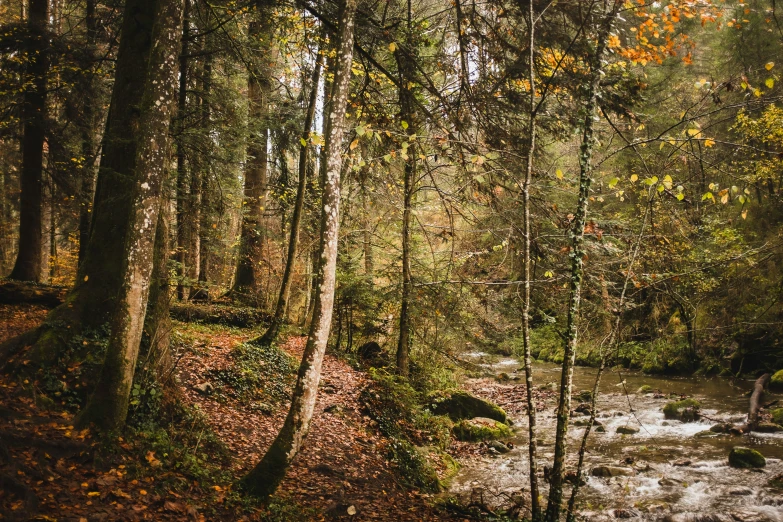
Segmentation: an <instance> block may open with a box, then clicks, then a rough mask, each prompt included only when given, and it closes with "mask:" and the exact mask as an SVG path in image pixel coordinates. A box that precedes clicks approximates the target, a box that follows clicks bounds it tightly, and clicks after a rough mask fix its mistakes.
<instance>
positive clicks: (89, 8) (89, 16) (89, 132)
mask: <svg viewBox="0 0 783 522" xmlns="http://www.w3.org/2000/svg"><path fill="white" fill-rule="evenodd" d="M84 23H85V25H86V27H87V31H86V34H85V43H86V44H87V49H88V52H89V55H88V56H89V59H90V60H91V61H92V60H94V59H95V58H96V56H95V54H96V49H95V44H96V42H97V39H98V27H97V22H96V18H95V0H87V5H86V9H85V19H84ZM95 82H96V79H95V76H94V75H93V74H87V75H85V77H84V83H83V85H82V92H83V93H84V102H83V106H82V121H81V140H82V143H81V148H82V158H83V163H82V172H81V187H80V198H81V204H80V206H79V264H81V263H82V261H84V256H85V254H86V253H87V242H88V241H89V239H90V218H91V216H92V198H93V193H94V192H95V156H96V150H95V149H96V146H95V134H96V133H95V125H96V118H95V113H96V111H95V97H96V93H95Z"/></svg>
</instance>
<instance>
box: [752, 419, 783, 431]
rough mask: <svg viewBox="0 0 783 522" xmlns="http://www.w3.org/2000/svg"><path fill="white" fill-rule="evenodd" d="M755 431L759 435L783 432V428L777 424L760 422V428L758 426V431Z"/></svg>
mask: <svg viewBox="0 0 783 522" xmlns="http://www.w3.org/2000/svg"><path fill="white" fill-rule="evenodd" d="M753 431H757V432H759V433H777V432H779V431H783V426H781V425H779V424H775V423H774V422H759V424H758V426H756V429H755V430H753Z"/></svg>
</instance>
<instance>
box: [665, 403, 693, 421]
mask: <svg viewBox="0 0 783 522" xmlns="http://www.w3.org/2000/svg"><path fill="white" fill-rule="evenodd" d="M699 408H701V404H700V403H699V401H697V400H696V399H683V400H680V401H674V402H670V403H668V404H666V406H664V407H663V416H664V417H665V418H667V419H676V420H679V421H682V422H693V421H695V420H697V419H698V418H699Z"/></svg>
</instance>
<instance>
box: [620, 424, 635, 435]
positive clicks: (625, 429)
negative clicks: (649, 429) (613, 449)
mask: <svg viewBox="0 0 783 522" xmlns="http://www.w3.org/2000/svg"><path fill="white" fill-rule="evenodd" d="M617 433H619V434H620V435H636V434H637V433H639V428H635V427H633V426H620V427H619V428H617Z"/></svg>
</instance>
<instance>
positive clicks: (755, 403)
mask: <svg viewBox="0 0 783 522" xmlns="http://www.w3.org/2000/svg"><path fill="white" fill-rule="evenodd" d="M769 379H770V375H769V374H768V373H765V374H764V375H762V376H761V377H759V378H758V379H756V382H755V383H753V392H752V393H751V394H750V406H749V408H748V422H746V423H745V424H744V425H742V426H740V428H739V429H740V431H741V432H742V433H750V432H752V431H754V430H755V429H756V428H757V427H758V425H759V410H760V409H761V399H762V398H763V397H764V392H765V391H766V388H767V384H769Z"/></svg>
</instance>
